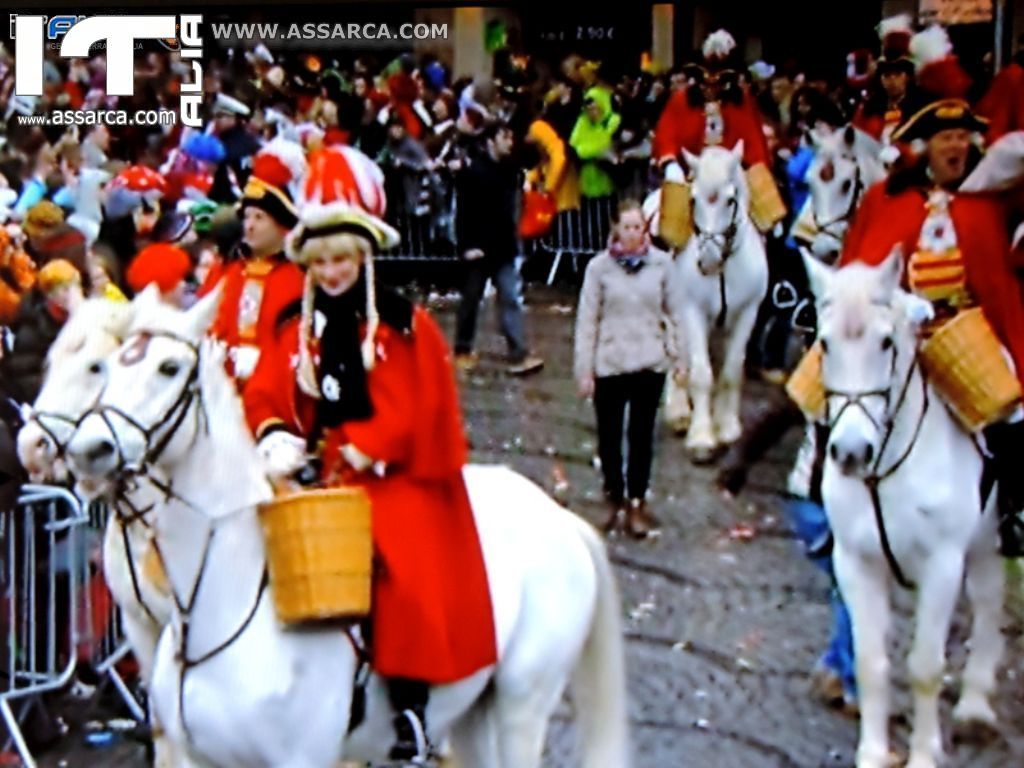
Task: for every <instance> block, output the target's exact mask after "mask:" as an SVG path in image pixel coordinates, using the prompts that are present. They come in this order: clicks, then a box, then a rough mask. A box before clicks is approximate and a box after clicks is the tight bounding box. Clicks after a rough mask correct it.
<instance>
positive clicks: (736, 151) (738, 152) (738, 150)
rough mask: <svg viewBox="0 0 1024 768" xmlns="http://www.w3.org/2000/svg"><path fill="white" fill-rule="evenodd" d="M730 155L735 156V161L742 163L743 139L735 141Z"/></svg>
mask: <svg viewBox="0 0 1024 768" xmlns="http://www.w3.org/2000/svg"><path fill="white" fill-rule="evenodd" d="M732 156H733V157H734V158H736V162H737V163H740V164H741V165H742V164H743V139H740V140H739V141H737V142H736V146H735V147H733V148H732Z"/></svg>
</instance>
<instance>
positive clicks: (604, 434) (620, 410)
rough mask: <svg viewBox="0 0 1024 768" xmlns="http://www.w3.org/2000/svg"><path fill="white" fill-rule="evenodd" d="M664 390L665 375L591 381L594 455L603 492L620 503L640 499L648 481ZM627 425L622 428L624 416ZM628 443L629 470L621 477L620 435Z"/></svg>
mask: <svg viewBox="0 0 1024 768" xmlns="http://www.w3.org/2000/svg"><path fill="white" fill-rule="evenodd" d="M664 387H665V374H664V373H656V372H655V371H637V372H635V373H624V374H621V375H619V376H600V377H598V378H597V380H596V381H595V382H594V409H595V410H596V411H597V452H598V456H600V458H601V471H602V472H603V473H604V492H605V494H606V495H607V496H608V498H609V499H611V500H612V501H614V502H616V503H618V502H621V501H622V500H623V499H624V498H625V496H624V493H625V492H628V494H629V498H630V499H642V498H644V496H645V495H646V494H647V486H648V485H649V483H650V480H651V461H652V459H653V457H654V427H655V422H656V418H657V415H658V406H659V405H660V403H661V392H662V390H663V389H664ZM627 406H628V418H629V425H628V427H626V426H625V422H626V417H627ZM623 431H625V433H626V437H627V442H628V452H627V459H628V467H627V469H626V473H625V478H623V471H622V470H623V466H622V465H623V461H622V435H623Z"/></svg>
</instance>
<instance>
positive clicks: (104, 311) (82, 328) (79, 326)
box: [46, 298, 133, 369]
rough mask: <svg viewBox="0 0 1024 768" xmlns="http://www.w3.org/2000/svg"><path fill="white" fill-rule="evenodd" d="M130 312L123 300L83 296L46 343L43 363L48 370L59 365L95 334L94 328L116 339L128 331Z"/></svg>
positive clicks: (129, 307) (129, 305)
mask: <svg viewBox="0 0 1024 768" xmlns="http://www.w3.org/2000/svg"><path fill="white" fill-rule="evenodd" d="M132 314H133V313H132V306H131V304H129V303H127V302H123V301H111V300H109V299H103V298H97V299H86V300H85V301H84V302H82V304H81V305H80V306H79V307H78V308H77V309H76V310H75V311H74V312H72V313H71V315H70V316H69V317H68V320H67V322H66V323H64V326H63V327H62V328H61V330H60V333H58V334H57V338H56V339H54V342H53V344H52V345H50V350H49V352H47V355H46V364H47V366H48V367H49V368H51V369H52V368H54V367H56V366H59V365H61V364H62V363H63V362H65V361H66V360H67V359H68V358H70V357H71V356H72V355H74V354H75V353H76V352H78V351H79V350H80V349H81V348H82V346H83V345H84V344H85V342H86V341H87V340H88V339H89V338H91V337H93V336H95V335H96V333H97V331H99V332H102V333H106V334H107V335H109V336H112V337H113V338H114V340H115V341H118V342H120V340H121V339H123V338H124V337H125V336H126V335H127V333H128V326H129V325H130V324H131V320H132Z"/></svg>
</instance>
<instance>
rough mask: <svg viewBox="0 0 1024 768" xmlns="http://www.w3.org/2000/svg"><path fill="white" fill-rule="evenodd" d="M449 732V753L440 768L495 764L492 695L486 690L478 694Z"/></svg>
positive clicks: (495, 750) (472, 767) (496, 750)
mask: <svg viewBox="0 0 1024 768" xmlns="http://www.w3.org/2000/svg"><path fill="white" fill-rule="evenodd" d="M449 736H450V738H451V747H452V756H451V758H450V759H449V760H446V761H444V762H443V763H442V765H443V766H444V768H475V766H478V765H499V762H498V741H497V734H496V732H495V729H494V704H493V698H492V697H491V696H490V695H489V694H487V693H485V694H484V695H483V696H481V697H480V700H479V701H477V703H476V704H474V705H473V706H472V707H471V708H470V709H469V711H468V712H466V714H464V715H463V716H462V717H461V718H459V720H458V721H457V722H456V723H455V725H453V726H452V730H451V733H450V734H449Z"/></svg>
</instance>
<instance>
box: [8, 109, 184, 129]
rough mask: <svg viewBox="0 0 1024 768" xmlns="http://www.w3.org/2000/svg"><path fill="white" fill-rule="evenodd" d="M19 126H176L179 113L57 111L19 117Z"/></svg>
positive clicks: (163, 111) (165, 111) (98, 110)
mask: <svg viewBox="0 0 1024 768" xmlns="http://www.w3.org/2000/svg"><path fill="white" fill-rule="evenodd" d="M17 119H18V124H19V125H39V126H47V125H100V124H103V125H139V126H147V125H159V126H167V125H172V126H173V125H175V124H176V123H177V122H178V113H177V112H174V111H173V110H170V109H140V110H138V111H136V112H132V111H131V110H127V109H95V110H88V109H55V110H53V111H52V112H49V113H47V114H45V115H18V116H17Z"/></svg>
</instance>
